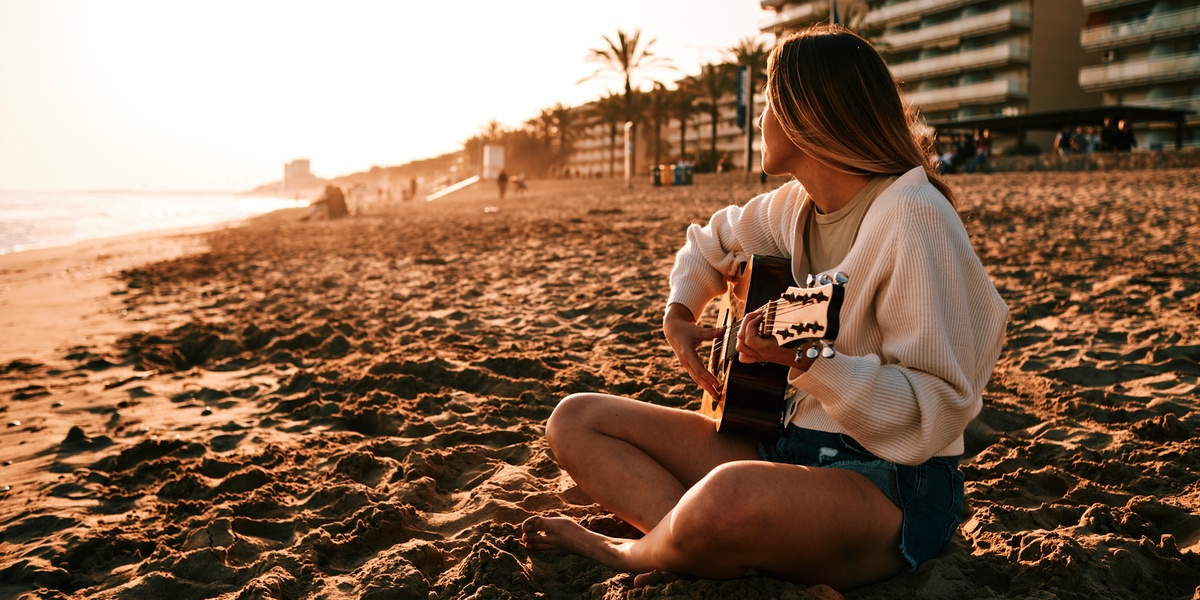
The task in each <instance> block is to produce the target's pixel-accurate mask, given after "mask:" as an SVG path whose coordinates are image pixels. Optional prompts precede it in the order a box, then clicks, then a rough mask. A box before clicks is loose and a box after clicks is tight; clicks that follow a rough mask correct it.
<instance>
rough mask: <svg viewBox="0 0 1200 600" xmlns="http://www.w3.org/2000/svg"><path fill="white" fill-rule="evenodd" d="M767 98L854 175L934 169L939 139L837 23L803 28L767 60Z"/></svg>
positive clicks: (799, 138)
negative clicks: (935, 141) (935, 142)
mask: <svg viewBox="0 0 1200 600" xmlns="http://www.w3.org/2000/svg"><path fill="white" fill-rule="evenodd" d="M767 92H768V93H767V96H768V102H770V105H771V110H772V112H774V113H775V115H776V117H777V118H778V119H779V123H780V124H781V125H782V126H783V130H784V132H785V133H786V134H787V136H788V138H789V139H791V140H792V142H793V143H794V144H796V146H797V147H799V148H800V150H802V151H803V152H805V153H806V154H808V155H809V156H811V157H813V158H814V159H816V160H818V161H820V162H821V163H823V164H825V165H827V166H829V167H832V168H834V169H837V170H839V171H843V172H846V173H853V174H856V175H866V174H886V175H898V174H901V173H904V172H906V171H908V170H910V169H912V168H914V167H918V166H920V167H924V169H925V173H926V175H927V176H928V177H929V180H930V182H932V183H933V185H935V186H937V188H938V190H939V191H941V192H942V194H944V195H945V196H946V198H948V199H949V200H950V203H951V204H953V203H954V194H953V192H951V190H950V188H949V186H947V185H946V182H945V181H944V180H942V178H941V177H940V176H939V175H938V174H937V171H936V170H935V169H934V163H933V156H934V154H935V150H934V143H933V140H932V139H931V138H930V136H929V135H928V134H927V133H925V131H924V130H923V129H924V128H923V127H922V125H921V124H920V123H919V121H918V119H917V113H916V111H915V110H913V109H912V108H911V107H909V106H907V105H906V104H905V103H904V101H903V98H902V96H901V92H900V86H899V85H898V84H897V83H896V81H895V79H893V78H892V74H891V72H890V71H888V68H887V65H886V64H884V62H883V58H882V57H880V56H879V53H878V52H876V51H875V48H873V47H872V46H871V44H870V43H869V42H867V41H866V40H864V39H862V38H861V37H859V36H857V35H855V34H854V33H853V32H851V31H850V30H848V29H845V28H844V27H840V26H837V25H819V26H815V27H811V28H808V29H804V30H801V31H798V32H796V33H794V34H792V35H791V36H789V37H787V38H786V39H784V40H783V42H781V43H780V44H778V45H777V46H775V48H774V49H772V50H771V53H770V55H769V56H768V58H767Z"/></svg>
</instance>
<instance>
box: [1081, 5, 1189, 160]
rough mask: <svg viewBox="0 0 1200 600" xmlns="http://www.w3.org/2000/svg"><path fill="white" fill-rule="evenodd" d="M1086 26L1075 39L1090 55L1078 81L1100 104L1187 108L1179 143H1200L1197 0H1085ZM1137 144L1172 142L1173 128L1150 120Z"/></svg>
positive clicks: (1149, 146)
mask: <svg viewBox="0 0 1200 600" xmlns="http://www.w3.org/2000/svg"><path fill="white" fill-rule="evenodd" d="M1083 8H1084V9H1085V10H1086V11H1087V20H1086V26H1085V27H1084V29H1083V31H1082V33H1081V34H1080V38H1079V42H1080V45H1081V46H1082V47H1083V49H1084V50H1085V51H1087V52H1089V53H1091V54H1090V55H1092V56H1098V58H1097V59H1096V60H1093V61H1090V62H1089V64H1088V65H1086V66H1084V67H1083V68H1082V69H1081V70H1080V72H1079V86H1080V87H1081V88H1083V90H1085V91H1087V92H1093V93H1099V94H1101V95H1102V97H1103V104H1105V105H1109V106H1112V105H1117V104H1132V105H1137V106H1148V107H1153V108H1166V109H1176V110H1186V111H1190V112H1191V113H1192V114H1190V115H1187V116H1186V117H1185V129H1184V134H1183V135H1184V139H1183V143H1184V145H1187V146H1198V145H1200V2H1197V1H1196V0H1083ZM1149 127H1150V128H1149V130H1148V131H1146V132H1144V133H1141V134H1140V135H1139V139H1138V141H1139V146H1140V147H1144V148H1155V147H1158V146H1162V147H1167V148H1169V147H1171V146H1172V144H1173V143H1174V141H1175V131H1174V128H1173V127H1171V126H1169V125H1168V124H1165V123H1164V124H1153V123H1152V124H1150V125H1149Z"/></svg>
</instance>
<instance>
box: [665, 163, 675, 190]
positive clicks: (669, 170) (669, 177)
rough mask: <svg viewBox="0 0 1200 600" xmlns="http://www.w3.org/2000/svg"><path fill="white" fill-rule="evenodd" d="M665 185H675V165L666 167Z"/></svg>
mask: <svg viewBox="0 0 1200 600" xmlns="http://www.w3.org/2000/svg"><path fill="white" fill-rule="evenodd" d="M663 170H664V171H665V173H663V185H675V165H664V166H663Z"/></svg>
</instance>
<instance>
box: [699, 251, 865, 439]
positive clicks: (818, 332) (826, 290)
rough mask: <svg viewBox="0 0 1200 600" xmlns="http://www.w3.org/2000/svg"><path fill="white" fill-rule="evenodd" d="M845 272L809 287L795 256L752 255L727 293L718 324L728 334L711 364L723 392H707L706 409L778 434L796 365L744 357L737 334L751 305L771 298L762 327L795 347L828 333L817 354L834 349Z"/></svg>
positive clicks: (744, 427)
mask: <svg viewBox="0 0 1200 600" xmlns="http://www.w3.org/2000/svg"><path fill="white" fill-rule="evenodd" d="M846 280H847V279H846V277H845V275H843V274H841V273H838V274H837V275H836V276H834V277H830V276H828V275H825V276H822V278H821V279H820V280H818V281H813V280H812V278H810V281H809V282H808V283H807V286H808V287H799V286H796V285H795V284H794V280H793V279H792V272H791V261H789V260H788V259H785V258H778V257H774V256H757V255H755V256H752V257H751V258H750V262H748V263H746V264H745V265H743V268H742V273H741V275H740V276H739V277H738V279H737V281H736V282H735V283H731V284H730V285H729V290H728V292H727V293H726V294H725V296H724V298H722V301H721V309H720V312H719V313H718V316H717V326H718V327H724V328H725V333H724V335H723V336H722V337H720V338H718V339H716V340H714V341H713V346H712V355H711V357H710V358H709V365H708V366H709V370H710V371H711V372H712V373H713V374H714V375H716V376H717V378H718V379H720V380H721V396H720V397H719V398H714V397H713V396H712V395H710V394H708V393H707V392H705V394H704V398H703V400H702V401H701V403H700V412H701V413H703V414H705V415H708V416H710V417H712V418H713V419H715V420H716V422H717V431H720V432H722V433H732V434H736V435H743V436H748V437H750V438H752V439H756V440H762V439H767V438H769V437H771V436H772V435H774V434H775V433H776V431H777V429H778V427H779V424H780V421H781V419H782V415H783V407H784V402H785V395H786V392H787V375H788V367H786V366H784V365H779V364H775V363H743V362H741V361H739V360H738V351H737V347H736V346H737V336H738V331H739V330H740V329H741V323H742V319H743V318H744V317H745V315H746V313H747V312H749V311H747V308H749V309H750V310H751V311H752V310H754V309H756V308H758V307H760V306H765V309H764V313H763V321H762V325H761V327H760V329H759V334H760V335H764V336H765V335H770V336H774V337H775V339H776V341H778V342H779V344H780V345H781V346H784V347H788V348H794V347H797V346H799V345H800V344H802V343H804V342H805V341H806V340H822V341H823V342H824V343H823V344H822V345H823V348H824V349H823V351H822V352H821V353H819V354H815V353H816V352H817V351H815V350H810V354H809V356H811V357H814V358H815V357H816V356H821V355H823V356H832V355H833V347H832V345H831V343H832V342H833V341H834V340H836V339H837V334H838V326H839V321H838V315H839V313H840V311H841V307H842V300H843V298H844V295H845V290H844V288H843V284H844V283H845V282H846Z"/></svg>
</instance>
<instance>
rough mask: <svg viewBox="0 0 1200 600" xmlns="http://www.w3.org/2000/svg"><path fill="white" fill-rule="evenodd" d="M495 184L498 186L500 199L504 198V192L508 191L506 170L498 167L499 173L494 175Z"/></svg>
mask: <svg viewBox="0 0 1200 600" xmlns="http://www.w3.org/2000/svg"><path fill="white" fill-rule="evenodd" d="M496 185H497V186H499V187H500V199H501V200H503V199H504V193H505V192H507V191H508V171H506V170H504V169H500V174H499V175H497V176H496Z"/></svg>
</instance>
